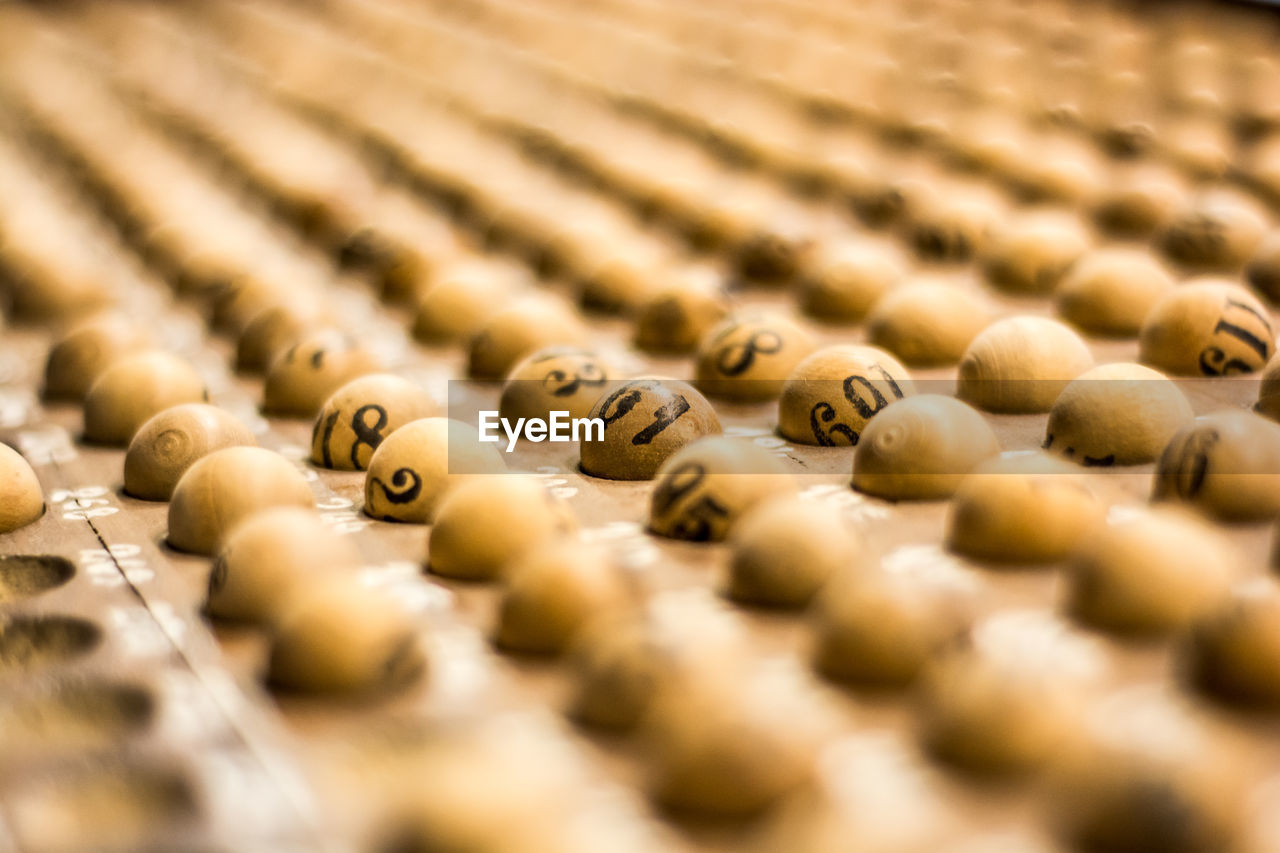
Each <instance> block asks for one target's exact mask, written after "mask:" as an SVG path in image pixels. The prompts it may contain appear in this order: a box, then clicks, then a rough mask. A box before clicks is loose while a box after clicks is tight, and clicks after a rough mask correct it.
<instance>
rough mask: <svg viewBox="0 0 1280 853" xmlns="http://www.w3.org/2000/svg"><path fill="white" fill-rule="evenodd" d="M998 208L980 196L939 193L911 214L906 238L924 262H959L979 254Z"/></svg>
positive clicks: (991, 200) (996, 221)
mask: <svg viewBox="0 0 1280 853" xmlns="http://www.w3.org/2000/svg"><path fill="white" fill-rule="evenodd" d="M1000 215H1001V212H1000V207H999V205H998V204H997V203H996V202H995V201H994V199H992V198H987V197H986V196H984V195H981V194H970V193H958V194H950V193H948V194H943V195H940V196H938V197H936V198H933V199H931V200H930V201H929V202H928V203H927V204H922V205H919V206H918V207H917V209H916V210H915V211H914V212H913V213H912V216H911V219H910V222H909V223H908V225H907V239H908V240H909V241H910V243H911V246H912V248H913V249H914V250H915V253H916V255H917V256H919V257H920V258H921V259H922V260H926V261H942V262H961V261H967V260H969V259H970V258H972V257H974V256H975V255H977V254H978V253H980V252H982V251H983V250H984V249H985V248H986V246H987V243H988V242H989V241H990V239H991V233H992V231H993V230H994V229H995V226H996V224H997V223H998V222H999V221H1000Z"/></svg>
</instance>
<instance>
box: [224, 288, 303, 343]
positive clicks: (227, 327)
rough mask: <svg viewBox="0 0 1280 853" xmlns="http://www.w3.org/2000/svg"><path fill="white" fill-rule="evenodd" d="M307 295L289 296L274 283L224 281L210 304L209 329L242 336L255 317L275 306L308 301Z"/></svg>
mask: <svg viewBox="0 0 1280 853" xmlns="http://www.w3.org/2000/svg"><path fill="white" fill-rule="evenodd" d="M307 298H308V296H307V295H306V294H305V293H292V294H291V293H290V292H289V289H288V288H286V287H285V285H283V284H282V283H280V282H279V281H278V280H275V279H261V278H255V277H251V276H243V275H241V276H238V277H235V278H233V279H231V280H229V281H224V282H223V283H222V285H221V286H220V287H218V288H217V289H216V290H215V292H214V293H213V298H212V300H211V301H210V303H209V309H210V310H209V325H210V327H212V328H213V329H215V330H217V331H222V332H230V333H232V334H233V335H237V336H238V335H239V334H240V333H241V332H243V331H244V328H245V326H247V325H248V324H249V321H250V320H251V319H253V317H254V316H256V315H257V314H259V313H261V312H262V311H265V310H266V309H268V308H270V307H272V306H274V305H283V304H285V303H286V302H289V301H292V300H306V299H307Z"/></svg>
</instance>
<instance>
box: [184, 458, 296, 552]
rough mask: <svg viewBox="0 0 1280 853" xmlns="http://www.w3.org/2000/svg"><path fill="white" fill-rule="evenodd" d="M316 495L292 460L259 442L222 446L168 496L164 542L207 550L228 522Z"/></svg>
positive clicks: (217, 541)
mask: <svg viewBox="0 0 1280 853" xmlns="http://www.w3.org/2000/svg"><path fill="white" fill-rule="evenodd" d="M314 505H315V497H314V496H313V495H312V494H311V487H310V486H308V485H307V481H306V478H304V477H303V476H302V473H301V472H300V471H299V470H298V469H297V468H296V467H294V465H293V463H291V462H290V461H289V460H287V459H285V458H284V457H283V456H281V455H280V454H278V453H273V452H272V451H270V450H264V449H262V448H260V447H225V448H223V449H222V450H215V451H214V452H212V453H210V454H209V455H208V456H205V457H203V458H202V459H199V460H197V461H196V462H195V463H194V464H193V465H192V466H191V467H190V468H188V469H187V472H186V473H185V474H183V475H182V478H181V479H179V480H178V485H177V486H176V487H175V488H174V490H173V498H172V500H171V501H170V502H169V535H168V542H169V544H170V545H172V546H173V547H174V548H177V549H178V550H180V551H191V552H193V553H196V554H212V553H213V552H214V550H215V549H216V548H217V547H218V545H219V544H220V543H221V541H222V537H223V536H225V535H226V533H227V531H229V530H230V529H231V528H232V527H234V526H235V525H236V524H237V523H239V522H240V521H241V520H242V519H245V518H247V517H249V516H250V515H252V514H254V513H255V512H257V511H258V510H261V509H265V508H267V507H273V506H298V507H312V506H314Z"/></svg>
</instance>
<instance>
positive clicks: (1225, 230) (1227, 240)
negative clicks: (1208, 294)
mask: <svg viewBox="0 0 1280 853" xmlns="http://www.w3.org/2000/svg"><path fill="white" fill-rule="evenodd" d="M1266 230H1267V220H1266V216H1265V215H1264V214H1263V212H1262V210H1261V208H1260V207H1259V206H1258V204H1257V203H1256V202H1254V201H1253V200H1252V199H1250V198H1248V197H1247V196H1244V195H1242V194H1240V193H1236V192H1230V191H1223V190H1219V191H1215V192H1209V193H1205V194H1203V195H1201V196H1199V197H1196V198H1193V199H1192V200H1191V201H1190V202H1189V203H1188V204H1187V205H1186V206H1185V207H1183V208H1182V209H1181V210H1179V211H1178V213H1177V214H1175V215H1174V217H1173V219H1172V220H1171V221H1170V222H1169V224H1168V225H1167V226H1165V228H1164V230H1163V231H1162V232H1160V234H1159V235H1158V237H1157V241H1158V244H1159V246H1160V250H1161V251H1162V252H1164V254H1165V256H1166V257H1167V258H1169V260H1171V261H1173V262H1174V263H1176V264H1178V265H1180V266H1182V267H1184V268H1186V269H1188V270H1192V271H1200V272H1221V273H1231V272H1236V271H1238V270H1239V269H1241V268H1242V267H1243V266H1244V265H1245V264H1246V263H1248V262H1249V259H1250V258H1252V257H1253V254H1254V252H1256V251H1257V249H1258V245H1259V244H1260V243H1261V242H1262V237H1263V235H1264V234H1265V233H1266Z"/></svg>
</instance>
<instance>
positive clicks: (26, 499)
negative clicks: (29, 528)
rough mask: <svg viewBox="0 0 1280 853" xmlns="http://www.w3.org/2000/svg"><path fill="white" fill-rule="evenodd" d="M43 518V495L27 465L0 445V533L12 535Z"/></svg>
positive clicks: (18, 456) (10, 449) (21, 457)
mask: <svg viewBox="0 0 1280 853" xmlns="http://www.w3.org/2000/svg"><path fill="white" fill-rule="evenodd" d="M42 515H44V492H43V491H41V489H40V480H39V479H37V478H36V472H35V471H33V470H32V469H31V463H29V462H27V460H26V459H25V458H24V457H23V456H22V454H20V453H18V451H16V450H14V449H13V448H12V447H10V446H9V445H7V444H0V533H12V532H13V531H15V530H17V529H18V528H19V527H25V526H26V525H28V524H30V523H31V522H33V521H35V520H36V519H38V518H39V517H40V516H42Z"/></svg>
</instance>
